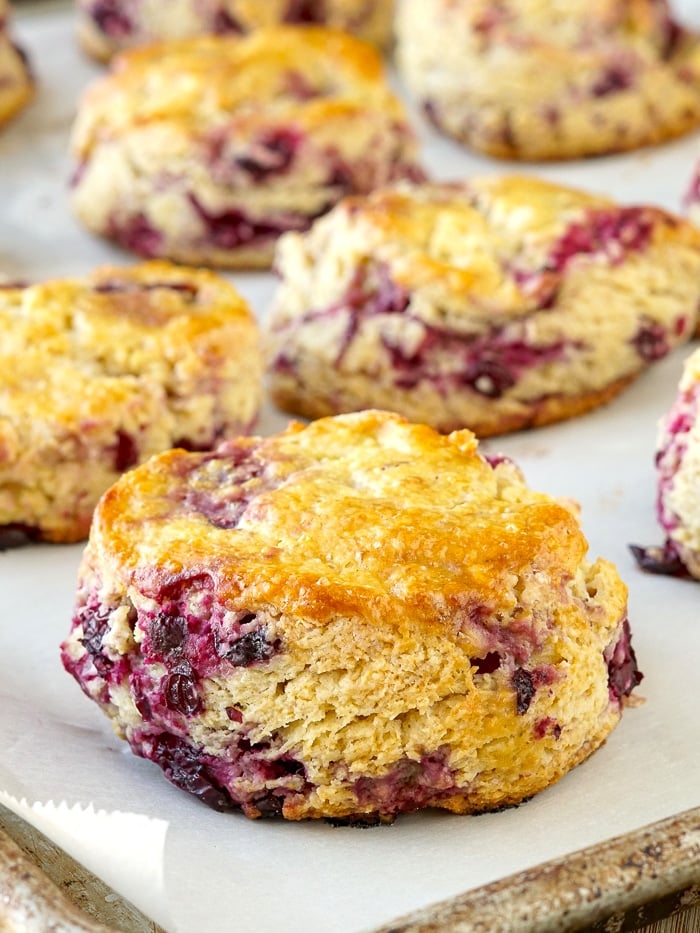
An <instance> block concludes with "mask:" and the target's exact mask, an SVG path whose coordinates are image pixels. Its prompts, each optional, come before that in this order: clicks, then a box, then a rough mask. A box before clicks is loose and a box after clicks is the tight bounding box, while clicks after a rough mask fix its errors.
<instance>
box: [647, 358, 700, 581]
mask: <svg viewBox="0 0 700 933" xmlns="http://www.w3.org/2000/svg"><path fill="white" fill-rule="evenodd" d="M656 476H657V514H658V518H659V522H660V524H661V527H662V528H663V530H664V531H665V533H666V542H665V544H664V546H663V547H648V548H641V547H633V548H632V551H633V553H634V554H635V556H636V558H637V560H638V562H639V565H640V566H641V567H642V568H643V569H644V570H648V571H650V572H652V573H667V574H672V575H687V574H690V576H692V577H695V578H696V579H698V580H700V350H696V351H695V352H694V353H693V354H692V355H691V356H690V357H689V358H688V359H687V360H686V363H685V367H684V370H683V376H682V378H681V381H680V385H679V387H678V395H677V397H676V400H675V402H674V404H673V406H672V407H671V409H670V411H669V412H668V414H667V415H666V416H665V418H663V419H662V421H661V424H660V426H659V436H658V441H657V446H656Z"/></svg>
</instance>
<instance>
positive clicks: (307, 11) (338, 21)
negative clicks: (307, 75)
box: [76, 0, 394, 61]
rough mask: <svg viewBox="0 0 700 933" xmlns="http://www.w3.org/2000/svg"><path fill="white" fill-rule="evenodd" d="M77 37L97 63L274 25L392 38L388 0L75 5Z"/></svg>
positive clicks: (93, 1) (125, 0)
mask: <svg viewBox="0 0 700 933" xmlns="http://www.w3.org/2000/svg"><path fill="white" fill-rule="evenodd" d="M76 5H77V12H78V37H79V39H80V43H81V45H82V46H83V48H84V49H85V51H86V52H88V54H90V55H92V56H93V57H94V58H97V59H98V60H100V61H107V60H109V59H110V58H111V57H112V56H113V55H114V54H115V53H116V52H120V51H123V50H124V49H127V48H134V47H135V46H139V45H148V44H151V43H152V42H157V41H160V40H164V41H166V40H172V39H186V38H191V37H194V36H203V35H218V34H223V33H248V32H252V31H253V30H255V29H261V28H266V27H269V26H276V25H279V24H280V23H316V24H318V25H325V26H330V27H332V28H334V29H344V30H347V31H348V32H352V33H354V34H355V35H356V36H358V37H359V38H360V39H364V40H365V41H367V42H372V43H373V44H374V45H378V46H386V45H388V44H389V41H390V39H391V35H392V17H393V5H394V4H393V0H169V2H168V3H163V0H76Z"/></svg>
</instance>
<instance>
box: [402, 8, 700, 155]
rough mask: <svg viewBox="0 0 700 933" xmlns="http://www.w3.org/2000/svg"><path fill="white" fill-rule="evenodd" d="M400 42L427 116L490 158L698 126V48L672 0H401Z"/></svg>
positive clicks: (597, 149) (630, 142) (611, 148)
mask: <svg viewBox="0 0 700 933" xmlns="http://www.w3.org/2000/svg"><path fill="white" fill-rule="evenodd" d="M396 35H397V57H398V62H399V67H400V70H401V72H402V74H403V77H404V78H405V80H406V82H407V84H408V86H409V88H410V90H411V92H412V93H413V95H414V96H415V98H416V99H417V101H419V102H420V104H421V105H422V107H423V108H424V110H425V112H426V115H427V116H428V118H429V119H430V120H431V121H432V122H433V123H434V124H435V126H436V127H437V128H438V129H440V130H441V131H442V132H444V133H446V134H448V135H450V136H453V137H454V138H456V139H457V140H459V141H460V142H462V143H464V144H466V145H468V146H470V147H473V148H474V149H477V150H480V151H482V152H486V153H488V154H489V155H492V156H497V157H500V158H509V159H543V160H544V159H569V158H579V157H582V156H593V155H599V154H601V153H607V152H618V151H624V150H629V149H635V148H637V147H640V146H644V145H649V144H652V143H659V142H663V141H664V140H667V139H670V138H672V137H675V136H678V135H680V134H682V133H686V132H688V131H689V130H691V129H693V128H695V127H696V126H698V125H700V39H699V38H698V37H697V36H695V35H693V34H691V33H689V32H688V31H686V30H684V29H682V28H681V27H680V26H679V25H678V23H676V22H675V20H674V19H673V17H672V14H671V11H670V9H669V5H668V3H667V2H666V0H634V2H629V0H568V2H566V3H547V2H543V0H502V2H499V3H493V2H492V0H424V2H418V0H398V7H397V13H396Z"/></svg>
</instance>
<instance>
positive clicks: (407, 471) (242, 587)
mask: <svg viewBox="0 0 700 933" xmlns="http://www.w3.org/2000/svg"><path fill="white" fill-rule="evenodd" d="M237 477H238V478H239V480H240V478H241V477H246V478H245V479H243V481H242V482H241V484H240V485H239V486H237V481H236V478H237ZM236 488H237V490H238V491H236ZM585 552H586V542H585V540H584V538H583V535H582V534H581V531H580V528H579V526H578V522H577V518H576V516H575V515H574V514H573V512H572V511H571V510H570V509H569V508H568V507H566V506H564V505H562V504H559V503H557V502H555V501H553V500H551V499H550V498H548V497H546V496H544V495H542V494H539V493H536V492H533V491H531V490H529V489H528V488H527V487H526V486H525V484H524V482H523V480H522V477H521V476H520V474H519V473H518V471H517V469H516V468H515V467H513V466H512V464H509V463H507V462H504V463H500V464H497V465H495V466H491V465H490V464H489V463H487V462H486V461H485V460H484V459H482V457H481V456H480V455H479V453H478V451H477V447H476V443H475V440H474V437H473V435H472V434H471V433H470V432H458V433H455V434H453V435H451V436H449V437H445V436H441V435H438V434H436V433H435V432H434V431H432V430H431V429H429V428H427V427H425V426H418V425H411V424H408V423H406V422H404V421H403V420H402V419H400V418H398V417H397V416H393V415H389V414H386V413H381V412H363V413H360V414H355V415H347V416H342V417H339V418H332V419H321V420H320V421H317V422H315V423H313V424H312V425H310V426H308V427H306V428H303V427H302V426H301V425H291V426H290V428H289V429H288V430H287V431H285V432H283V433H282V434H281V435H277V436H275V437H270V438H255V439H248V440H245V439H241V440H239V441H236V442H235V443H234V444H232V445H229V446H228V447H223V448H221V450H220V451H219V453H218V455H216V454H215V455H213V456H210V455H201V456H200V455H194V457H190V456H187V455H185V454H183V453H182V452H177V451H174V452H171V453H167V454H164V455H161V456H160V457H158V458H155V459H153V460H152V461H150V463H149V464H147V465H145V466H143V467H141V468H139V469H138V470H135V471H133V472H132V473H130V474H129V475H127V476H125V477H123V478H122V480H120V481H119V483H117V484H116V485H115V486H114V487H113V488H112V489H111V490H110V491H109V492H108V493H107V494H106V495H105V497H104V498H103V500H102V502H101V504H100V506H99V508H98V510H97V513H96V518H95V523H94V526H93V529H92V533H91V539H90V544H89V546H88V549H87V551H86V555H85V559H84V564H83V568H82V572H81V589H80V593H79V598H78V607H77V610H76V615H75V621H74V626H75V627H74V629H73V632H72V634H71V636H70V638H69V639H68V640H67V642H66V644H65V645H64V663H65V664H66V666H67V667H68V669H69V670H71V671H72V672H73V673H74V675H75V676H76V677H77V678H78V680H79V681H80V682H81V686H82V687H83V689H84V690H85V692H86V693H88V695H89V696H92V697H93V699H96V700H97V702H98V703H100V704H101V705H102V707H103V709H104V710H105V711H106V712H107V714H108V715H110V716H111V717H112V718H113V720H114V724H115V728H116V729H117V730H118V732H120V733H121V734H123V735H125V737H126V738H127V739H128V740H129V741H130V743H131V745H132V748H134V750H135V751H137V753H139V754H142V755H145V756H146V757H149V758H153V759H154V760H158V762H159V763H160V764H161V767H163V768H164V770H165V772H166V774H167V775H168V776H169V777H170V778H171V780H174V781H175V783H176V784H179V785H180V786H185V787H186V788H187V789H190V790H192V789H193V787H192V780H191V778H192V769H193V768H194V765H193V764H192V762H194V761H195V760H196V762H197V765H196V767H197V771H196V773H197V780H198V782H200V781H201V779H202V778H203V776H204V775H205V774H206V775H207V781H208V782H210V784H212V785H214V786H215V787H216V788H217V790H218V791H225V793H226V794H227V795H228V796H229V801H228V802H229V804H230V803H231V801H233V803H235V804H236V805H238V806H241V807H242V808H243V810H244V812H245V813H246V814H247V815H249V816H259V815H261V814H270V813H271V812H274V813H275V814H277V815H283V816H284V817H286V818H289V819H301V818H308V817H321V816H326V817H334V818H338V819H362V818H364V817H379V818H382V819H390V818H393V816H395V815H396V813H397V812H401V811H402V810H410V809H416V808H418V807H421V806H438V807H443V808H446V809H449V810H453V811H455V812H474V811H480V810H484V809H493V808H495V807H499V806H503V805H507V804H513V803H517V802H520V801H522V800H523V799H524V798H526V797H529V796H530V795H531V794H533V793H536V792H537V791H538V790H541V789H543V788H544V787H546V786H548V785H549V784H551V783H552V782H554V781H555V780H557V779H558V778H559V777H561V776H562V775H563V774H564V773H565V772H566V771H567V770H569V768H571V767H573V765H574V764H576V763H578V762H579V761H581V760H583V758H585V757H587V756H588V755H589V754H590V753H591V752H592V751H593V750H594V749H595V748H596V747H598V746H599V745H600V744H601V743H602V742H603V741H604V739H605V737H606V736H607V734H608V733H609V731H610V730H611V729H612V728H613V727H614V725H615V723H616V722H617V720H618V718H619V715H620V711H621V705H620V696H619V695H614V691H612V690H611V687H610V682H611V681H610V674H609V668H608V666H607V665H608V664H609V661H610V658H611V657H612V651H613V647H614V646H615V645H617V644H618V643H619V641H620V638H621V637H623V636H622V633H623V631H624V629H625V627H626V624H627V623H626V612H625V603H626V590H625V587H624V585H623V584H622V583H621V581H620V580H619V578H618V577H617V574H616V572H615V570H614V568H613V567H612V566H611V565H609V564H607V563H606V562H604V561H597V562H596V563H595V564H593V565H590V564H589V563H587V561H586V559H585ZM175 615H177V616H178V618H187V619H188V623H187V627H188V630H189V636H188V641H186V642H185V643H181V644H182V648H181V649H180V648H178V649H177V651H174V649H172V648H169V649H168V651H169V652H170V653H167V652H166V654H165V655H163V654H162V653H161V654H160V655H158V654H157V653H156V654H155V655H154V648H153V646H154V643H157V644H159V645H162V644H164V643H165V642H166V641H167V644H171V643H172V631H173V630H174V628H178V631H179V632H181V631H184V626H183V625H182V624H181V623H180V622H178V623H177V624H176V623H175V622H174V621H173V616H175ZM164 617H167V618H168V620H169V621H170V625H171V628H170V629H167V630H166V629H164V628H163V618H164ZM98 618H99V619H101V620H102V621H101V622H100V623H99V624H100V625H101V626H102V627H103V629H104V631H103V633H102V635H101V639H100V648H99V657H98V656H97V654H95V653H94V652H93V650H92V649H93V648H94V647H95V645H94V643H92V642H90V644H91V648H90V650H89V651H88V650H87V649H86V647H85V645H86V641H89V638H88V637H87V635H86V633H88V632H90V631H93V628H92V626H93V625H94V624H95V623H94V620H95V619H98ZM125 619H128V625H126V624H125V621H124V620H125ZM154 620H155V621H154ZM165 631H169V632H170V634H169V635H168V636H167V639H166V636H165V635H164V634H163V633H164V632H165ZM178 638H179V636H178ZM255 639H257V641H256V646H257V647H256V651H255V654H254V657H252V656H251V651H252V647H251V646H252V643H253V640H255ZM244 641H245V646H246V651H247V652H248V653H247V654H246V651H244V650H243V648H242V647H241V643H242V642H244ZM232 642H233V644H232ZM222 645H223V646H224V647H223V648H222V647H221V646H222ZM212 646H213V647H212ZM177 652H179V653H177ZM91 655H92V656H91ZM93 662H94V664H96V667H95V666H93ZM173 665H174V666H173ZM128 670H130V671H131V674H130V675H128V676H129V677H130V680H129V683H131V684H132V685H133V684H135V683H138V684H139V690H140V693H139V694H138V696H136V697H135V698H134V694H133V691H132V693H131V695H130V694H129V690H128V688H127V686H126V684H127V681H126V677H127V671H128ZM184 675H186V677H187V691H188V692H187V703H186V704H185V705H186V710H185V715H181V713H182V711H183V709H182V708H183V704H182V702H181V701H182V694H183V691H184V687H183V681H182V680H178V681H176V682H174V681H173V680H172V678H173V677H174V676H175V677H182V676H184ZM174 683H176V684H177V688H178V691H179V692H178V691H176V692H178V695H177V696H176V697H174V698H173V697H172V696H170V694H168V690H170V689H171V688H172V687H173V685H174ZM164 689H165V691H166V703H165V707H167V708H165V707H164V706H163V703H162V701H161V700H160V699H159V697H160V696H161V695H162V691H163V690H164ZM168 697H170V699H169V700H168ZM135 703H136V705H134V704H135ZM173 709H174V710H175V712H174V713H173ZM178 709H179V712H178ZM168 710H170V712H168ZM241 735H243V736H244V737H245V743H244V742H243V740H242V739H241ZM164 736H165V737H164ZM173 743H181V744H180V745H177V749H178V751H177V766H176V764H175V763H174V758H173V753H172V748H173V747H174V745H173ZM164 749H166V751H165V752H164ZM168 749H169V751H167V750H168ZM183 760H186V761H187V762H188V765H187V767H188V769H189V770H188V771H187V774H186V775H185V776H184V777H183V774H182V768H181V762H182V761H183ZM263 764H264V766H265V767H264V768H263ZM178 769H180V770H178ZM261 769H262V771H263V773H264V774H266V775H267V780H265V781H263V782H262V783H261V782H260V773H261ZM188 775H189V776H188ZM188 784H189V785H190V786H189V787H187V785H188ZM194 792H195V793H198V795H199V796H202V797H206V796H207V795H211V793H212V789H211V786H209V785H207V786H206V788H205V789H203V787H202V784H201V783H197V787H196V789H195V790H194ZM208 802H211V799H210V800H209V801H208ZM218 802H221V801H218Z"/></svg>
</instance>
